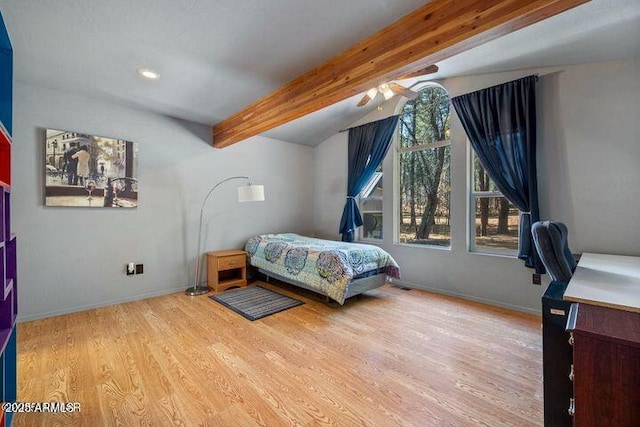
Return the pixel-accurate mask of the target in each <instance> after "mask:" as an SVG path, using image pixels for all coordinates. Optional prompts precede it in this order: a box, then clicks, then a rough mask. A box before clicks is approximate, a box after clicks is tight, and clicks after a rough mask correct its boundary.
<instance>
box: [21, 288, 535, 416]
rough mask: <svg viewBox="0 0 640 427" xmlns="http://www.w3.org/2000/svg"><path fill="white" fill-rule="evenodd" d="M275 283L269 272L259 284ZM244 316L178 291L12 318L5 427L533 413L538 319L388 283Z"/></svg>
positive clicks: (306, 296)
mask: <svg viewBox="0 0 640 427" xmlns="http://www.w3.org/2000/svg"><path fill="white" fill-rule="evenodd" d="M264 286H266V287H274V286H273V285H264ZM277 288H278V289H280V290H282V289H284V290H285V291H284V292H283V293H288V294H290V295H292V296H294V297H295V296H296V295H297V297H298V298H299V299H302V300H304V301H305V302H306V304H304V305H302V306H299V307H296V308H293V309H290V310H287V311H284V312H281V313H278V314H275V315H272V316H269V317H266V318H263V319H261V320H257V321H255V322H250V321H248V320H246V319H245V318H243V317H241V316H239V315H237V314H236V313H234V312H232V311H231V310H229V309H227V308H225V307H223V306H222V305H220V304H218V303H217V302H215V301H212V300H211V299H209V298H207V297H206V296H200V297H188V296H186V295H184V294H182V293H179V294H173V295H168V296H162V297H157V298H151V299H148V300H142V301H136V302H131V303H126V304H120V305H117V306H112V307H107V308H100V309H95V310H89V311H85V312H80V313H74V314H69V315H64V316H59V317H53V318H49V319H44V320H38V321H32V322H26V323H21V324H20V325H18V346H19V347H18V376H19V378H18V400H19V401H23V402H50V401H63V402H80V404H81V411H80V412H73V413H29V414H27V413H22V414H16V417H15V421H14V426H30V427H31V426H68V425H79V426H80V425H81V426H100V425H104V426H112V425H126V426H132V425H148V426H164V425H178V426H192V425H210V426H253V425H257V426H287V425H292V426H315V425H332V426H333V425H335V426H337V425H341V426H355V425H359V426H376V427H377V426H417V427H418V426H420V427H422V426H456V427H458V426H491V427H498V426H518V427H521V426H540V425H542V383H541V378H542V354H541V333H540V318H539V317H535V316H531V315H526V314H521V313H515V312H511V311H507V310H503V309H500V308H495V307H489V306H484V305H481V304H476V303H471V302H467V301H463V300H458V299H454V298H450V297H445V296H441V295H436V294H431V293H427V292H422V291H418V290H412V291H403V290H401V289H398V288H393V287H390V286H384V287H382V288H379V289H377V290H374V291H370V292H368V293H367V294H365V295H361V296H358V297H355V298H352V299H350V300H348V301H347V303H346V304H345V305H344V306H338V305H326V304H325V303H324V302H322V301H321V299H320V298H319V297H315V296H314V295H313V294H312V293H309V292H306V291H303V290H299V289H296V290H295V294H293V293H291V292H289V290H291V289H294V288H290V287H288V286H287V285H279V286H277Z"/></svg>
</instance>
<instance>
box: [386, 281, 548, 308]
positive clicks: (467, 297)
mask: <svg viewBox="0 0 640 427" xmlns="http://www.w3.org/2000/svg"><path fill="white" fill-rule="evenodd" d="M390 283H391V285H393V286H402V287H408V288H412V289H420V290H421V291H428V292H433V293H436V294H442V295H447V296H450V297H456V298H462V299H464V300H468V301H473V302H480V303H483V304H488V305H493V306H496V307H501V308H506V309H509V310H514V311H520V312H522V313H528V314H535V315H536V316H541V315H542V314H541V312H540V310H534V309H532V308H529V307H521V306H519V305H512V304H505V303H503V302H500V301H494V300H490V299H486V298H478V297H474V296H471V295H467V294H461V293H458V292H451V291H446V290H444V289H437V288H431V287H429V286H423V285H416V284H415V283H409V282H404V281H402V280H398V279H393V282H390Z"/></svg>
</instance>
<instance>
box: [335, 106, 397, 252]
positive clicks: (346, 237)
mask: <svg viewBox="0 0 640 427" xmlns="http://www.w3.org/2000/svg"><path fill="white" fill-rule="evenodd" d="M398 117H399V116H391V117H388V118H386V119H383V120H378V121H375V122H372V123H367V124H366V125H362V126H357V127H354V128H351V129H349V163H348V176H347V202H346V203H345V205H344V210H343V211H342V218H341V219H340V230H339V231H340V234H342V241H343V242H353V238H354V235H355V231H356V229H357V228H358V227H360V226H361V225H362V216H361V215H360V209H358V204H357V203H356V200H355V198H356V196H358V194H360V192H361V191H362V189H363V188H364V186H365V185H366V184H367V182H369V180H370V179H371V177H372V176H373V174H374V173H375V171H376V169H378V166H380V163H382V160H383V159H384V157H385V156H386V155H387V151H389V146H390V145H391V139H392V137H393V131H394V130H395V128H396V125H397V124H398Z"/></svg>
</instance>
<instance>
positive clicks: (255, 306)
mask: <svg viewBox="0 0 640 427" xmlns="http://www.w3.org/2000/svg"><path fill="white" fill-rule="evenodd" d="M209 298H211V299H212V300H214V301H218V302H219V303H220V304H222V305H224V306H225V307H228V308H230V309H231V310H233V311H235V312H236V313H238V314H240V315H242V316H244V317H246V318H247V319H249V320H251V321H253V320H258V319H262V318H263V317H266V316H270V315H272V314H275V313H279V312H281V311H284V310H288V309H290V308H293V307H297V306H299V305H302V304H304V303H303V302H302V301H298V300H297V299H294V298H290V297H288V296H286V295H282V294H279V293H277V292H274V291H272V290H270V289H266V288H262V287H260V286H250V287H246V288H240V289H232V290H230V291H226V292H222V293H221V294H217V295H212V296H210V297H209Z"/></svg>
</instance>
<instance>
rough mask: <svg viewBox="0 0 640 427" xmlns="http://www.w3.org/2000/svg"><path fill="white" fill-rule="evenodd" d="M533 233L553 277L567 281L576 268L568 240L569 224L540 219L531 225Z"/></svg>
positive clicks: (541, 255)
mask: <svg viewBox="0 0 640 427" xmlns="http://www.w3.org/2000/svg"><path fill="white" fill-rule="evenodd" d="M531 234H532V235H533V241H534V243H535V245H536V249H537V251H538V255H540V259H541V260H542V263H543V264H544V267H545V268H546V269H547V273H549V276H551V279H552V280H554V281H557V282H564V283H567V282H568V281H569V279H571V276H572V275H573V272H574V271H575V269H576V261H575V259H574V258H573V254H572V253H571V250H570V249H569V242H568V240H567V234H568V232H567V226H566V225H564V224H563V223H561V222H557V221H538V222H536V223H534V224H533V225H532V226H531Z"/></svg>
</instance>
